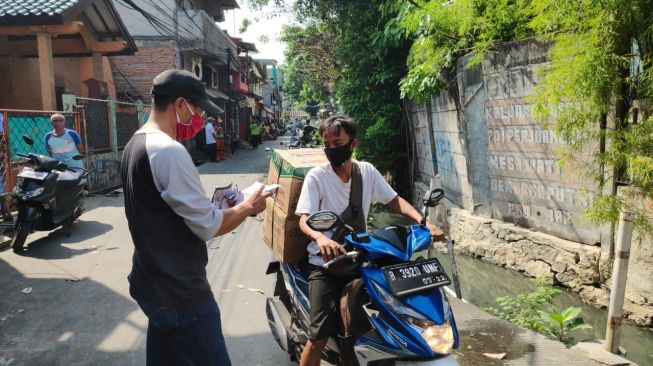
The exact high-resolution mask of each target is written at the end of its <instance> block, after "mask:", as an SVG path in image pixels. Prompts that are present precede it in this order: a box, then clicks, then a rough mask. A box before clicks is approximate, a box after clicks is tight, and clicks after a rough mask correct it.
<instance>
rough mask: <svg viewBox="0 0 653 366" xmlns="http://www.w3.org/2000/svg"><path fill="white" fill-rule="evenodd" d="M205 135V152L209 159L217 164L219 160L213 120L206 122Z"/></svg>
mask: <svg viewBox="0 0 653 366" xmlns="http://www.w3.org/2000/svg"><path fill="white" fill-rule="evenodd" d="M204 133H205V138H206V145H204V151H205V152H206V156H207V157H208V158H209V161H211V162H216V161H218V160H217V153H218V150H217V144H216V142H215V138H216V135H215V127H214V126H213V119H208V120H207V121H206V126H205V127H204Z"/></svg>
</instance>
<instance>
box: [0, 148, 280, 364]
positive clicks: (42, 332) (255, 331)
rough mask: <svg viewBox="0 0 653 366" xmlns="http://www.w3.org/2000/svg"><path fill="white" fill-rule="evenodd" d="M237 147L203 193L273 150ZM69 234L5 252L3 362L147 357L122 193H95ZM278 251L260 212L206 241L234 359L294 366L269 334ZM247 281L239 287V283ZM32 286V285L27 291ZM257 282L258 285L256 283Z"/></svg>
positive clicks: (260, 172) (0, 259)
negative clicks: (268, 241) (132, 291)
mask: <svg viewBox="0 0 653 366" xmlns="http://www.w3.org/2000/svg"><path fill="white" fill-rule="evenodd" d="M277 146H279V141H273V142H266V143H264V144H263V146H261V147H259V150H257V151H252V150H238V151H236V154H235V155H234V156H233V157H230V158H229V159H228V160H226V161H225V162H223V163H212V164H205V165H203V166H201V167H200V172H201V173H202V182H203V183H204V186H205V188H206V191H207V194H209V195H210V194H212V191H213V188H215V187H217V186H221V185H225V184H228V183H229V182H234V183H236V184H238V186H239V187H241V188H244V187H246V186H248V185H249V184H251V183H253V182H254V181H256V180H262V179H264V178H265V175H266V174H267V169H268V161H269V160H268V157H269V155H270V153H269V152H266V151H265V147H277ZM85 204H86V208H87V211H86V212H85V214H84V215H83V216H82V218H81V221H79V222H77V223H75V225H74V226H73V233H72V235H71V236H70V237H69V238H67V237H65V235H64V234H63V233H60V232H56V233H53V234H51V235H49V236H48V235H47V233H34V234H31V235H30V236H29V237H28V239H27V240H28V250H27V251H26V252H24V254H23V255H16V254H14V253H13V252H12V251H11V249H4V251H2V252H0V288H2V294H1V296H0V365H2V366H7V365H143V364H144V363H145V332H146V329H147V321H146V318H145V316H144V315H143V313H142V312H141V311H140V309H139V308H138V306H137V305H136V303H135V302H134V301H133V300H132V299H131V298H130V297H129V292H128V283H127V279H126V277H127V274H128V273H129V270H130V268H131V255H132V248H133V247H132V244H131V238H130V235H129V230H128V227H127V222H126V220H125V216H124V211H123V197H122V196H119V197H105V196H95V197H91V198H89V199H87V200H86V203H85ZM272 257H273V254H272V252H271V251H270V250H269V249H268V248H267V246H266V245H265V244H264V243H263V240H262V228H261V222H260V219H259V218H249V219H247V220H246V222H245V223H244V224H243V225H241V226H240V227H239V228H238V229H236V230H235V231H234V232H232V233H231V234H228V235H225V236H224V237H221V238H218V239H216V240H214V241H212V242H210V243H209V264H208V267H207V272H208V278H209V281H210V283H211V285H212V287H213V291H214V294H215V297H216V299H217V300H218V304H219V306H220V310H221V313H222V321H223V331H224V334H225V337H226V340H227V346H228V348H229V351H230V355H231V359H232V362H233V364H234V365H279V366H284V365H291V364H292V363H291V362H290V361H289V358H288V357H287V355H285V353H284V352H282V351H281V349H280V348H279V347H278V346H277V344H276V343H275V341H274V339H273V338H272V336H271V335H270V333H269V329H268V325H267V321H266V319H265V298H266V297H267V296H269V295H270V294H271V292H272V289H273V286H274V283H273V278H272V276H266V275H265V269H266V268H267V264H268V262H269V260H270V259H271V258H272ZM241 287H242V288H241ZM30 289H31V291H30ZM258 290H260V291H258Z"/></svg>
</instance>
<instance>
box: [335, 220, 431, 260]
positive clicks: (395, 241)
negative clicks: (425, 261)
mask: <svg viewBox="0 0 653 366" xmlns="http://www.w3.org/2000/svg"><path fill="white" fill-rule="evenodd" d="M366 238H369V241H359V240H354V239H353V238H352V237H351V235H349V236H347V237H346V240H347V242H348V243H349V244H350V245H351V246H353V247H354V248H357V249H362V250H364V251H365V252H367V254H368V256H369V260H371V261H375V260H379V259H383V258H387V257H393V258H396V259H398V260H400V261H407V260H409V259H410V258H411V257H412V256H413V254H414V253H415V252H419V251H421V250H425V249H428V247H429V245H430V244H431V235H430V232H429V230H428V229H427V228H425V227H423V226H421V225H411V226H410V227H408V228H406V227H402V226H386V227H383V228H380V229H378V230H376V231H375V232H374V233H372V234H371V235H369V236H366Z"/></svg>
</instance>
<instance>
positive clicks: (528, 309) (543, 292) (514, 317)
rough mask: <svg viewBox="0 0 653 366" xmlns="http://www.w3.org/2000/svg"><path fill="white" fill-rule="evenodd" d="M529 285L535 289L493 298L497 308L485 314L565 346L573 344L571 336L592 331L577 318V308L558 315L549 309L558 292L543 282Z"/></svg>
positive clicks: (556, 311) (563, 311)
mask: <svg viewBox="0 0 653 366" xmlns="http://www.w3.org/2000/svg"><path fill="white" fill-rule="evenodd" d="M531 282H532V283H533V285H535V290H533V291H531V292H524V293H521V294H518V295H516V296H500V297H497V299H496V301H497V304H499V308H486V309H485V310H487V311H489V312H490V313H492V314H494V315H496V316H497V317H499V318H501V319H503V320H507V321H509V322H511V323H514V324H517V325H519V326H522V327H526V328H529V329H532V330H534V331H536V332H540V333H544V334H546V335H548V336H550V337H552V338H554V339H556V340H558V341H560V342H562V343H565V344H567V345H571V344H574V343H576V340H575V339H574V337H571V336H570V335H569V334H570V333H571V332H573V331H574V330H579V329H590V328H592V326H591V325H589V324H587V323H585V321H584V320H583V318H582V317H580V313H581V309H580V308H577V307H573V306H571V307H568V308H566V309H564V310H562V311H558V310H557V309H556V308H555V307H554V306H553V302H554V300H555V298H556V297H558V295H560V293H561V292H562V291H561V290H560V289H557V288H555V287H553V286H551V285H549V284H547V282H546V280H545V279H541V278H538V279H533V280H532V281H531ZM543 309H544V310H543Z"/></svg>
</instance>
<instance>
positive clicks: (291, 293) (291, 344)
mask: <svg viewBox="0 0 653 366" xmlns="http://www.w3.org/2000/svg"><path fill="white" fill-rule="evenodd" d="M443 196H444V191H442V190H441V189H435V190H431V191H429V192H427V193H426V196H425V198H424V202H423V203H424V209H423V215H422V217H424V219H423V222H422V223H421V224H419V225H412V226H410V227H407V228H406V227H398V226H386V227H383V228H380V229H378V230H376V231H375V232H374V233H356V232H355V231H354V229H353V228H351V227H350V226H348V225H346V224H345V223H343V222H342V220H341V219H340V217H339V216H338V215H337V214H336V213H334V212H330V211H321V212H317V213H315V214H313V215H311V216H310V217H309V218H308V221H307V224H308V225H309V227H310V228H311V229H313V230H316V231H321V232H326V231H330V230H333V229H335V228H337V227H340V226H345V227H346V228H347V229H348V230H349V232H350V234H349V235H348V236H347V237H346V238H345V246H346V248H348V249H351V250H350V251H349V252H348V253H347V254H346V255H342V256H340V257H338V258H336V259H334V260H331V261H329V262H327V263H326V264H325V267H327V268H331V270H334V271H337V268H338V266H340V265H342V266H346V267H351V261H357V262H359V263H360V265H361V266H360V277H361V278H362V280H363V283H364V291H365V294H364V295H365V296H366V300H368V301H367V302H366V303H365V304H364V305H362V309H359V310H362V311H363V312H364V314H365V316H366V318H367V320H368V321H369V329H370V330H369V331H368V332H367V333H365V334H364V335H363V336H361V337H360V338H358V339H357V340H356V342H355V346H354V352H355V355H356V359H357V361H358V364H359V365H395V366H399V365H421V366H436V365H437V366H448V365H458V363H457V361H456V360H455V359H454V357H453V356H452V355H451V353H452V352H453V350H454V349H456V348H458V344H459V337H458V331H457V329H456V323H455V320H454V316H453V312H452V309H451V307H450V305H449V302H448V299H447V295H446V294H445V291H444V289H443V286H445V285H448V284H450V283H451V280H450V279H449V277H448V276H447V274H446V273H445V272H444V269H443V267H442V265H441V264H440V262H439V261H438V260H437V259H435V258H432V259H423V258H427V255H426V252H427V251H428V249H429V247H430V245H431V236H430V232H429V230H428V228H427V227H426V225H425V224H426V213H427V210H426V208H427V207H435V206H436V205H437V204H438V203H439V202H440V201H441V199H442V198H443ZM420 252H421V253H420ZM414 258H418V259H417V260H414ZM302 267H303V266H301V265H300V264H297V263H279V262H273V263H271V264H270V266H269V267H268V271H267V273H268V274H271V273H275V272H276V273H277V286H276V289H275V293H274V295H275V296H274V297H271V298H268V299H267V303H266V313H267V318H268V324H269V326H270V330H271V332H272V335H273V336H274V338H275V340H276V341H277V343H278V344H279V345H280V346H281V348H282V349H283V350H284V351H286V352H288V353H289V354H290V356H291V358H292V359H294V360H298V359H299V357H300V355H301V353H302V351H303V348H304V345H305V344H306V341H307V339H308V336H307V333H308V332H307V330H308V325H309V297H308V273H306V272H305V271H303V270H302ZM337 339H338V338H337V335H335V334H334V335H332V337H331V338H330V339H329V341H328V343H327V346H326V348H325V350H324V352H323V354H322V359H324V360H325V361H327V362H330V363H332V364H339V350H338V340H337Z"/></svg>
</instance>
